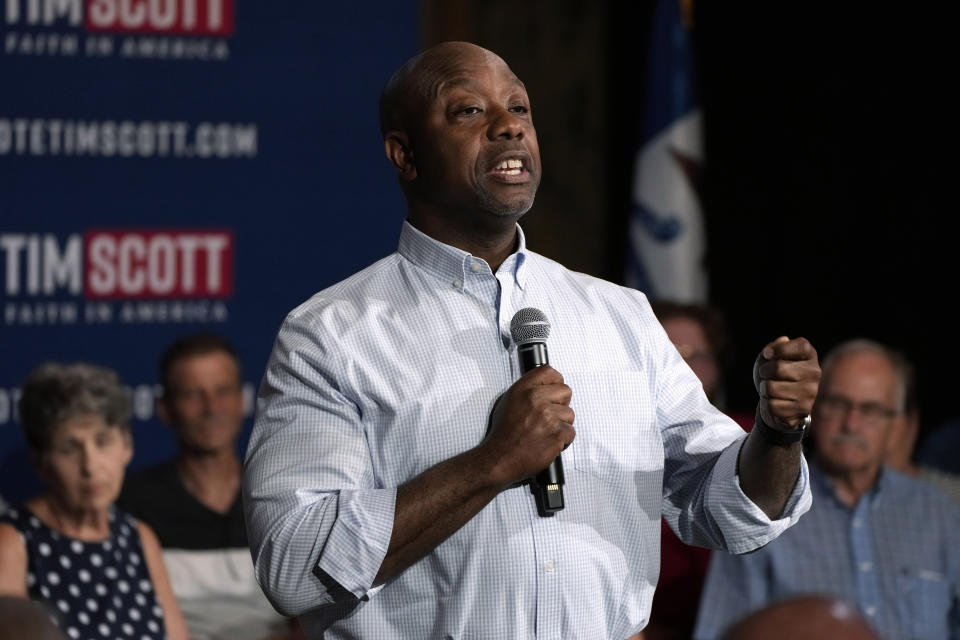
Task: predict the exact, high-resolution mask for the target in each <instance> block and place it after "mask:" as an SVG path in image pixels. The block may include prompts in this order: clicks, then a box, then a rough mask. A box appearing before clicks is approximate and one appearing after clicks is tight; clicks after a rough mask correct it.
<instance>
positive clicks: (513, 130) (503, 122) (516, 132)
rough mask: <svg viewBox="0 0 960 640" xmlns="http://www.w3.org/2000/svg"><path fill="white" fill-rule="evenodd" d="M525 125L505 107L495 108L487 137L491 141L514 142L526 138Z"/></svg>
mask: <svg viewBox="0 0 960 640" xmlns="http://www.w3.org/2000/svg"><path fill="white" fill-rule="evenodd" d="M524 127H525V124H524V123H523V121H521V120H520V119H519V118H517V116H516V115H515V114H514V113H513V112H512V111H509V110H507V109H504V108H503V107H495V108H494V111H493V113H492V115H491V118H490V127H489V128H488V129H487V137H488V138H489V139H490V140H514V139H521V138H523V136H524Z"/></svg>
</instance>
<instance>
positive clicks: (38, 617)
mask: <svg viewBox="0 0 960 640" xmlns="http://www.w3.org/2000/svg"><path fill="white" fill-rule="evenodd" d="M24 638H30V640H66V638H67V637H66V636H65V635H63V633H62V632H61V631H60V630H59V629H58V628H57V627H56V625H54V624H53V622H51V621H50V618H48V617H47V614H46V613H44V612H43V609H41V608H40V605H38V604H37V603H35V602H32V601H30V600H26V599H24V598H17V597H14V596H0V640H23V639H24Z"/></svg>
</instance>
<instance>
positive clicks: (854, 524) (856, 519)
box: [853, 518, 862, 529]
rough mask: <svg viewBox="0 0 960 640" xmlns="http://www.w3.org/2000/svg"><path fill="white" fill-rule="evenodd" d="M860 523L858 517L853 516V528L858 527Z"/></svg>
mask: <svg viewBox="0 0 960 640" xmlns="http://www.w3.org/2000/svg"><path fill="white" fill-rule="evenodd" d="M861 524H862V523H861V522H860V518H854V519H853V528H854V529H859V528H860V525H861Z"/></svg>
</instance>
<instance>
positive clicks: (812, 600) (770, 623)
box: [723, 596, 879, 640]
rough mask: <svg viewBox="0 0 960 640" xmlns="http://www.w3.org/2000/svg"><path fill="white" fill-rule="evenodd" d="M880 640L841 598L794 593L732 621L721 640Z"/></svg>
mask: <svg viewBox="0 0 960 640" xmlns="http://www.w3.org/2000/svg"><path fill="white" fill-rule="evenodd" d="M773 638H776V640H809V639H810V638H816V639H817V640H879V636H878V635H877V634H876V633H874V631H873V629H872V628H871V627H870V624H869V623H868V622H867V621H866V620H865V619H864V618H863V616H862V615H860V613H859V612H858V611H857V610H856V609H854V608H853V607H851V606H850V605H848V604H847V603H846V602H844V601H842V600H837V599H835V598H828V597H824V596H793V597H789V598H785V599H783V600H779V601H777V602H774V603H772V604H768V605H767V606H765V607H762V608H760V609H758V610H756V611H754V612H753V613H751V614H749V615H748V616H747V617H746V618H744V619H742V620H740V621H739V622H737V623H736V624H734V625H733V626H732V627H730V629H728V630H727V632H726V633H725V634H724V635H723V640H771V639H773Z"/></svg>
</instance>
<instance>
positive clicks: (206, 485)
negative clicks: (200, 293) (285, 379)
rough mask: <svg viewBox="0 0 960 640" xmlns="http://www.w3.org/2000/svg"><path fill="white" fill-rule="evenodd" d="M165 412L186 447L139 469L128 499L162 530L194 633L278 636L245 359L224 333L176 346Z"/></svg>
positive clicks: (169, 357) (281, 623)
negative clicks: (253, 504) (256, 510)
mask: <svg viewBox="0 0 960 640" xmlns="http://www.w3.org/2000/svg"><path fill="white" fill-rule="evenodd" d="M160 379H161V382H162V385H163V395H162V396H161V397H160V398H159V399H158V400H157V415H158V416H159V417H160V418H161V419H162V420H163V421H164V422H166V423H167V424H169V425H170V427H171V428H172V430H173V432H174V434H176V438H177V443H178V454H177V457H176V459H175V460H171V461H168V462H163V463H161V464H159V465H156V466H153V467H150V468H148V469H146V470H143V471H139V472H137V473H132V474H130V477H129V478H128V479H127V481H126V482H125V484H124V487H123V491H122V493H121V494H120V500H119V504H120V505H121V506H122V507H123V508H124V509H126V510H128V511H129V512H130V513H131V514H133V515H134V516H136V517H137V518H140V519H141V520H143V521H144V522H146V523H148V524H149V525H150V526H151V527H152V528H153V529H154V531H156V533H157V537H158V538H159V539H160V544H161V545H162V547H163V557H164V560H165V561H166V564H167V567H168V570H169V572H170V579H171V583H172V584H173V591H174V593H175V594H176V596H177V599H178V601H179V603H180V608H181V609H182V610H183V613H184V616H185V618H186V620H187V624H188V626H189V628H190V632H191V635H192V637H193V639H194V640H247V639H251V640H252V639H259V638H267V637H274V636H276V635H277V634H280V633H282V632H283V631H284V630H289V629H290V628H291V626H292V624H293V622H292V621H290V620H288V619H287V618H284V617H283V616H280V615H279V614H278V613H277V612H276V611H274V609H273V607H272V606H271V605H270V603H269V601H267V599H266V597H265V596H264V595H263V592H262V591H261V589H260V587H259V585H258V584H257V582H256V578H255V577H254V575H253V563H252V561H251V559H250V548H249V547H248V546H247V536H246V528H245V524H244V519H243V510H242V504H241V499H240V478H241V462H240V458H239V456H238V451H237V439H238V438H239V436H240V433H241V430H242V427H243V420H244V404H243V388H242V387H243V381H242V377H241V371H240V361H239V358H238V357H237V353H236V351H235V350H234V348H233V346H232V345H231V344H230V343H229V342H228V341H227V340H226V339H224V338H223V337H221V336H218V335H215V334H208V333H201V334H194V335H190V336H185V337H182V338H180V339H178V340H176V341H174V342H173V343H172V344H170V345H169V346H168V348H167V349H166V351H165V353H164V354H163V357H162V359H161V362H160Z"/></svg>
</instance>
